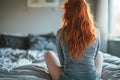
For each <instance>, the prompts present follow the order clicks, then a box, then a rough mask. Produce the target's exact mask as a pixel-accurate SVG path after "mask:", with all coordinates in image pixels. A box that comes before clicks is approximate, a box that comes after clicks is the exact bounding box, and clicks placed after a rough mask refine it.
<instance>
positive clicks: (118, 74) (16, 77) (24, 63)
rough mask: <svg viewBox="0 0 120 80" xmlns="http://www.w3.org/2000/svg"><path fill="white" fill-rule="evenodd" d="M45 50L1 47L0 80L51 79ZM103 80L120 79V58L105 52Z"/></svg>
mask: <svg viewBox="0 0 120 80" xmlns="http://www.w3.org/2000/svg"><path fill="white" fill-rule="evenodd" d="M45 52H46V51H45V50H42V51H38V50H20V49H11V48H0V80H51V78H50V76H49V74H48V69H47V67H46V64H45V59H44V55H45ZM103 57H104V63H103V71H102V77H101V78H102V80H120V58H118V57H115V56H113V55H110V54H108V53H103Z"/></svg>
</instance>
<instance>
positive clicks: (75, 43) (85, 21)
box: [60, 0, 96, 59]
mask: <svg viewBox="0 0 120 80" xmlns="http://www.w3.org/2000/svg"><path fill="white" fill-rule="evenodd" d="M62 8H63V9H64V10H65V12H64V15H63V18H62V23H63V24H62V29H61V33H60V39H61V40H64V41H65V43H66V45H67V46H68V50H69V55H70V56H72V57H74V58H77V59H78V58H81V57H82V56H83V55H84V51H85V49H86V48H87V47H88V46H89V45H90V44H92V43H93V42H94V41H95V40H96V28H95V25H94V19H93V15H92V14H91V12H90V7H89V5H88V3H87V2H86V0H68V1H67V2H66V3H64V4H63V5H62Z"/></svg>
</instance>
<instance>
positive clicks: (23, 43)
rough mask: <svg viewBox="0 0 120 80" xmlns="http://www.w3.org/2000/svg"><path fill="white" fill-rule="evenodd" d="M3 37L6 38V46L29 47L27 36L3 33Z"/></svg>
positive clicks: (14, 47)
mask: <svg viewBox="0 0 120 80" xmlns="http://www.w3.org/2000/svg"><path fill="white" fill-rule="evenodd" d="M1 37H2V38H3V40H4V47H10V48H13V49H16V48H18V49H27V48H28V41H27V37H22V36H15V35H6V34H2V35H1Z"/></svg>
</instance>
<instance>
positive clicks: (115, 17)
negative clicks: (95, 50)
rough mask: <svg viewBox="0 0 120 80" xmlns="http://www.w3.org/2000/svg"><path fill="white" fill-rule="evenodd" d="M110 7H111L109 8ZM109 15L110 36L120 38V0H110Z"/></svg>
mask: <svg viewBox="0 0 120 80" xmlns="http://www.w3.org/2000/svg"><path fill="white" fill-rule="evenodd" d="M111 6H112V7H111ZM110 7H111V8H110V10H111V9H112V10H111V13H112V14H111V15H110V17H111V18H110V20H111V23H110V24H112V26H111V34H112V35H113V36H117V37H118V36H119V37H120V0H111V5H110Z"/></svg>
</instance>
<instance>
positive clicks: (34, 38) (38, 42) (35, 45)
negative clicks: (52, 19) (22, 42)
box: [28, 34, 48, 50]
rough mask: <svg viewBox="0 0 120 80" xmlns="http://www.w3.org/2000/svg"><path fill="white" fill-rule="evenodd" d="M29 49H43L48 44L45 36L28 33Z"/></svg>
mask: <svg viewBox="0 0 120 80" xmlns="http://www.w3.org/2000/svg"><path fill="white" fill-rule="evenodd" d="M28 42H29V49H31V50H43V49H44V48H45V46H46V45H47V44H48V41H47V38H45V37H41V36H39V35H32V34H29V35H28Z"/></svg>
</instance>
